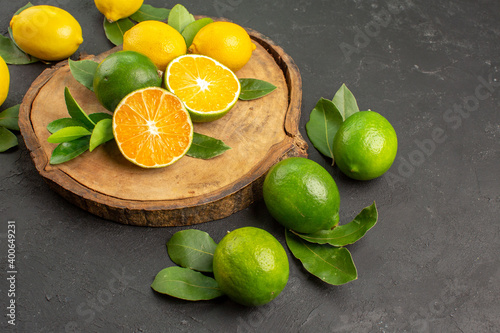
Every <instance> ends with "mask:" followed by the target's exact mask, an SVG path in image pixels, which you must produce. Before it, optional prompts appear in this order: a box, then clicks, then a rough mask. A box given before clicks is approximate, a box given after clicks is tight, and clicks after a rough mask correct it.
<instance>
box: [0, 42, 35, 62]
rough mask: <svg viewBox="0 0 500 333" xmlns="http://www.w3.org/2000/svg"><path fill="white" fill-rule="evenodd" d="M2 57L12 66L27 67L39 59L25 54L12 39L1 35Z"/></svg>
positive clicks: (0, 54) (0, 50)
mask: <svg viewBox="0 0 500 333" xmlns="http://www.w3.org/2000/svg"><path fill="white" fill-rule="evenodd" d="M0 56H1V57H2V58H3V60H5V62H6V63H7V64H10V65H25V64H31V63H34V62H37V61H38V59H37V58H35V57H32V56H30V55H29V54H26V53H25V52H23V51H22V50H21V49H20V48H19V47H18V46H17V45H16V43H14V41H13V40H12V39H10V38H9V37H5V36H2V35H0Z"/></svg>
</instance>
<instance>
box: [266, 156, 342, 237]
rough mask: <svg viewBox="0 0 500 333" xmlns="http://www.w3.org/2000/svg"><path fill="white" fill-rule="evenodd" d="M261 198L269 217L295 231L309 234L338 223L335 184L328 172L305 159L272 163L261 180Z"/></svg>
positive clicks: (337, 195) (293, 158)
mask: <svg viewBox="0 0 500 333" xmlns="http://www.w3.org/2000/svg"><path fill="white" fill-rule="evenodd" d="M263 195H264V202H265V204H266V207H267V209H268V210H269V213H270V214H271V215H272V217H274V218H275V219H276V220H277V221H278V222H279V223H280V224H282V225H283V226H285V227H287V228H289V229H292V230H295V231H297V232H301V233H306V234H308V233H313V232H316V231H320V230H327V229H331V228H333V227H334V226H336V225H337V224H338V223H339V207H340V194H339V190H338V188H337V184H336V183H335V181H334V180H333V178H332V176H331V175H330V173H329V172H328V171H326V170H325V169H324V168H323V167H322V166H321V165H319V164H318V163H316V162H314V161H312V160H309V159H307V158H303V157H291V158H288V159H285V160H282V161H280V162H278V163H277V164H275V165H274V166H273V167H272V168H271V169H270V170H269V172H268V174H267V176H266V178H265V179H264V185H263Z"/></svg>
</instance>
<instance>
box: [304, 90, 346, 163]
mask: <svg viewBox="0 0 500 333" xmlns="http://www.w3.org/2000/svg"><path fill="white" fill-rule="evenodd" d="M342 123H343V118H342V114H341V113H340V112H339V110H338V109H337V107H336V106H335V104H333V102H332V101H330V100H328V99H325V98H321V99H320V100H319V101H318V103H317V104H316V107H315V108H314V109H313V110H312V111H311V114H310V115H309V121H308V122H307V124H306V131H307V136H308V137H309V140H311V143H312V144H313V145H314V147H315V148H316V149H317V150H319V152H320V153H321V154H323V155H325V156H327V157H331V158H332V159H333V151H332V145H333V137H334V136H335V133H337V131H338V129H339V127H340V125H342Z"/></svg>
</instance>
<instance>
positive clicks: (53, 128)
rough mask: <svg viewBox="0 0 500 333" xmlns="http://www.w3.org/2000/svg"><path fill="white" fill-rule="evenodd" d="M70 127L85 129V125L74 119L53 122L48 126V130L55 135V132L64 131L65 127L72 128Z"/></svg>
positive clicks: (61, 119)
mask: <svg viewBox="0 0 500 333" xmlns="http://www.w3.org/2000/svg"><path fill="white" fill-rule="evenodd" d="M70 126H82V127H85V125H83V123H82V122H81V121H78V120H76V119H73V118H60V119H56V120H54V121H51V122H50V123H49V124H48V125H47V130H48V131H49V132H50V133H51V134H54V133H55V132H57V131H59V130H60V129H63V128H65V127H70Z"/></svg>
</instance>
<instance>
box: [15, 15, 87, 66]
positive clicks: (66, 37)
mask: <svg viewBox="0 0 500 333" xmlns="http://www.w3.org/2000/svg"><path fill="white" fill-rule="evenodd" d="M10 27H11V28H12V37H13V38H14V41H15V42H16V44H17V45H18V46H19V47H20V48H21V49H22V50H23V51H24V52H26V53H28V54H30V55H32V56H35V57H37V58H39V59H42V60H48V61H54V60H61V59H64V58H68V57H69V56H71V55H72V54H73V53H75V51H76V50H77V49H78V47H79V46H80V44H81V43H82V42H83V37H82V28H81V27H80V24H79V23H78V21H77V20H76V19H75V18H74V17H73V16H72V15H71V14H70V13H68V12H67V11H65V10H63V9H61V8H57V7H53V6H45V5H42V6H32V7H28V8H26V9H25V10H23V11H22V12H21V13H19V14H17V15H14V17H13V18H12V20H11V21H10Z"/></svg>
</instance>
